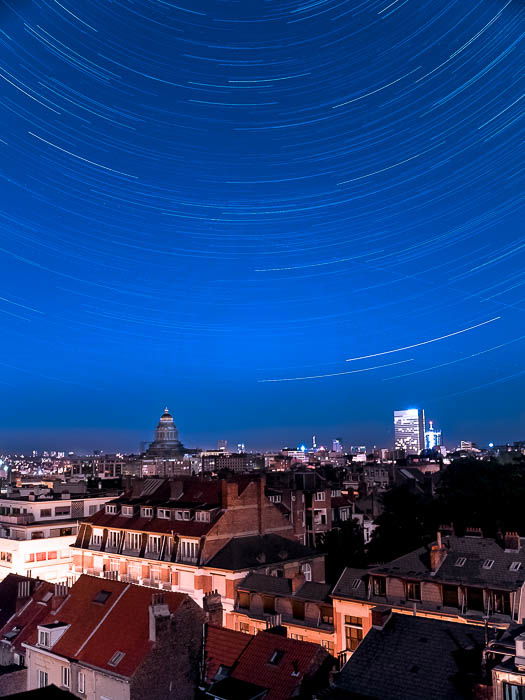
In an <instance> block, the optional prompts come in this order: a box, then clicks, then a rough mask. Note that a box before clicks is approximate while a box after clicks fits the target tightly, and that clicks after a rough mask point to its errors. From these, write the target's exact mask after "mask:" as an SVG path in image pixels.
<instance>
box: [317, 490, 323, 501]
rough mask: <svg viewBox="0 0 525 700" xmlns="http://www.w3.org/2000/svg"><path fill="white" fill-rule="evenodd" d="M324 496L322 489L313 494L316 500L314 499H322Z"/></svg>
mask: <svg viewBox="0 0 525 700" xmlns="http://www.w3.org/2000/svg"><path fill="white" fill-rule="evenodd" d="M324 497H325V493H324V491H318V492H317V493H316V494H315V500H316V501H324Z"/></svg>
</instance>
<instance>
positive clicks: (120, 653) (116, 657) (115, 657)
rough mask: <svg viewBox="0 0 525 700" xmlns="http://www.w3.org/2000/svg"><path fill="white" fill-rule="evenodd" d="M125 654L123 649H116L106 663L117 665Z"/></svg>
mask: <svg viewBox="0 0 525 700" xmlns="http://www.w3.org/2000/svg"><path fill="white" fill-rule="evenodd" d="M125 656H126V654H125V653H124V652H123V651H116V652H115V653H114V654H113V656H112V657H111V659H110V660H109V661H108V664H109V665H110V666H117V665H118V664H119V663H120V662H121V661H122V659H123V658H124V657H125Z"/></svg>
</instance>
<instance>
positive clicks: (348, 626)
mask: <svg viewBox="0 0 525 700" xmlns="http://www.w3.org/2000/svg"><path fill="white" fill-rule="evenodd" d="M362 639H363V619H362V618H361V617H354V616H353V615H345V642H346V648H347V649H348V651H355V649H357V647H358V646H359V644H360V643H361V640H362Z"/></svg>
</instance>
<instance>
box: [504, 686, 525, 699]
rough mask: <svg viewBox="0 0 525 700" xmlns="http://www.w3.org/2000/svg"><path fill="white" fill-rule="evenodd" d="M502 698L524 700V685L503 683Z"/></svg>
mask: <svg viewBox="0 0 525 700" xmlns="http://www.w3.org/2000/svg"><path fill="white" fill-rule="evenodd" d="M503 698H504V700H525V685H514V683H503Z"/></svg>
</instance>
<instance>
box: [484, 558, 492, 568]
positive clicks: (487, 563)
mask: <svg viewBox="0 0 525 700" xmlns="http://www.w3.org/2000/svg"><path fill="white" fill-rule="evenodd" d="M493 566H494V559H485V561H484V562H483V568H484V569H492V567H493Z"/></svg>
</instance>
